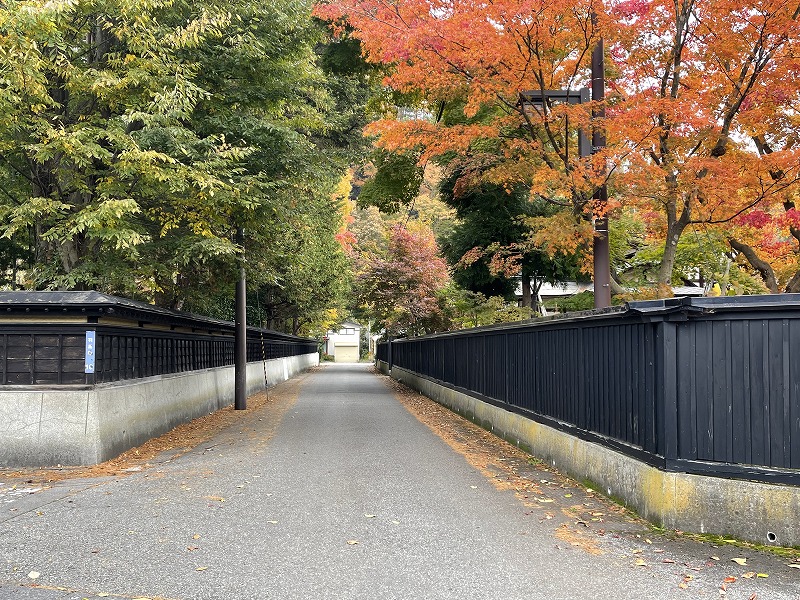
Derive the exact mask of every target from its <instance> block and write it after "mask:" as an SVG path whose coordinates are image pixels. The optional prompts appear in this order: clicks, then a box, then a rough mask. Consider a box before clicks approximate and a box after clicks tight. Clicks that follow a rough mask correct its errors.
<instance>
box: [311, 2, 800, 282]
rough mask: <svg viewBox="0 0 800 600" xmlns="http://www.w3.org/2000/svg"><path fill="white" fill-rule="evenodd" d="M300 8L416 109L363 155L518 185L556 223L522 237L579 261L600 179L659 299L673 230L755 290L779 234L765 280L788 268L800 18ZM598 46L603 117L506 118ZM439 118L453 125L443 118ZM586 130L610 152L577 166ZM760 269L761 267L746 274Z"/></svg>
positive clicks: (410, 6) (611, 5) (495, 8)
mask: <svg viewBox="0 0 800 600" xmlns="http://www.w3.org/2000/svg"><path fill="white" fill-rule="evenodd" d="M316 11H317V14H318V15H319V16H321V17H324V18H326V19H328V20H330V21H331V22H332V23H333V26H334V27H341V26H343V25H344V24H345V23H346V24H347V26H348V27H350V28H352V29H353V31H354V32H355V35H357V36H358V37H359V38H360V39H361V41H362V44H363V48H364V52H365V55H366V57H367V58H368V60H371V61H373V62H375V63H381V64H384V65H387V66H389V67H390V68H391V70H390V74H389V75H388V76H387V77H386V79H385V83H386V85H388V86H390V87H391V88H392V89H394V90H397V91H398V92H399V93H402V94H404V95H405V97H406V98H418V99H419V102H420V106H422V107H424V108H425V109H426V110H427V114H428V115H429V118H423V119H412V120H398V119H395V118H386V119H383V120H379V121H377V122H375V123H373V124H372V125H371V126H370V127H369V128H368V130H367V133H368V134H370V135H372V136H375V138H376V142H377V144H378V145H379V146H381V147H382V148H384V149H387V150H390V151H393V152H406V153H410V152H415V153H416V155H417V156H418V157H419V161H420V162H421V163H424V162H425V161H428V160H432V159H437V160H449V159H450V158H452V157H454V156H458V157H460V160H463V161H473V162H474V163H475V164H487V163H489V162H491V164H492V167H491V168H488V169H484V170H482V180H483V181H487V182H492V183H498V184H505V185H513V184H517V183H522V184H525V185H527V186H529V188H530V190H531V194H532V195H533V196H535V197H539V198H542V199H545V200H547V201H549V202H551V203H552V204H554V205H556V206H558V207H560V208H561V211H560V212H559V214H558V215H557V216H556V217H555V218H554V219H553V221H552V223H553V225H552V226H550V227H546V226H542V227H538V228H536V230H535V232H534V234H533V235H532V236H531V243H532V244H534V245H535V246H537V247H541V248H548V249H549V251H550V252H571V251H574V250H575V249H576V248H577V247H579V246H581V245H583V246H584V247H588V246H590V245H591V244H589V243H588V240H587V239H586V237H587V235H591V233H590V232H591V229H590V228H587V227H585V223H587V222H589V221H590V220H591V219H592V217H594V216H597V214H598V210H599V207H597V206H595V205H593V203H592V202H591V197H592V194H593V192H594V191H595V190H596V189H597V186H599V185H600V184H601V183H603V182H604V181H606V178H607V179H608V183H609V186H610V190H611V192H612V195H611V202H610V205H609V206H610V208H611V209H612V210H613V209H614V207H615V206H622V205H627V206H629V207H632V208H634V209H636V210H638V211H640V212H646V213H652V214H653V215H654V218H650V219H648V220H647V223H648V230H647V234H648V235H649V236H652V237H654V238H658V239H660V240H661V244H662V248H663V250H662V252H661V256H660V259H659V261H660V265H659V268H658V270H657V273H656V275H655V276H654V279H653V281H652V283H656V284H660V285H661V286H663V288H664V290H663V293H669V292H668V290H667V286H668V285H669V284H670V283H671V282H672V280H673V275H674V273H673V269H674V265H675V258H676V250H677V247H678V242H679V240H680V239H681V237H682V236H683V235H684V234H685V233H686V232H687V231H688V230H692V231H697V230H701V231H706V230H708V229H709V228H714V229H715V230H717V229H723V230H725V232H726V236H727V239H728V240H729V251H730V254H731V256H734V257H740V258H741V259H746V260H747V261H748V262H749V264H750V265H752V267H753V268H755V269H757V270H758V272H759V273H762V274H764V277H765V280H766V279H767V278H768V276H769V272H768V271H769V269H771V268H772V267H771V265H770V264H769V260H770V257H769V256H759V252H762V253H769V252H770V246H769V244H768V243H766V242H765V239H772V240H773V242H774V241H775V239H776V236H777V237H778V238H780V239H782V240H783V241H784V242H787V243H788V244H789V247H790V249H791V250H793V251H794V256H791V253H792V252H791V250H789V249H787V248H784V249H783V250H782V251H780V252H775V251H774V248H773V249H772V256H773V257H774V256H777V255H779V254H780V255H781V256H782V257H783V258H782V259H781V260H783V263H784V264H783V266H782V269H783V270H782V271H781V272H787V271H789V272H791V271H792V269H794V271H795V272H796V271H797V258H796V253H797V249H798V240H800V236H798V235H796V233H797V232H798V230H797V228H796V225H797V224H796V223H795V222H794V220H793V216H794V214H795V213H794V212H792V211H794V194H795V193H796V188H797V182H798V173H799V172H800V154H799V152H800V149H798V147H797V144H796V143H795V141H796V140H795V133H794V131H795V130H796V125H797V123H796V119H797V116H796V114H795V111H794V110H793V108H792V106H793V105H794V103H796V101H797V100H798V91H799V86H800V78H798V77H797V74H798V66H799V65H798V57H797V56H796V53H795V52H794V50H793V49H794V48H795V47H796V45H797V43H798V41H800V40H798V14H799V11H800V6H798V5H796V4H791V3H787V2H784V1H779V0H767V1H759V2H755V1H752V2H748V1H745V2H728V1H717V0H714V1H711V0H675V1H667V0H618V1H611V2H597V1H594V2H592V1H589V0H554V1H548V2H544V1H542V0H497V1H495V2H491V3H485V2H475V1H472V0H464V1H459V2H451V1H437V0H432V1H428V0H426V1H423V0H396V1H393V2H389V1H385V0H336V1H335V2H322V3H320V4H319V5H318V6H317V9H316ZM601 36H602V37H603V38H604V39H605V44H606V48H607V56H606V70H607V73H606V77H607V80H608V87H607V89H608V94H607V99H606V101H605V103H604V104H605V108H606V117H605V118H604V119H603V120H595V121H594V122H592V121H591V113H592V110H593V109H596V108H598V107H597V106H596V105H595V103H588V104H582V105H567V104H549V103H545V104H544V105H541V104H529V103H528V104H526V103H520V93H521V92H523V91H526V90H539V91H545V90H564V89H571V90H578V89H579V88H582V87H584V86H587V84H588V83H589V78H590V55H591V51H592V49H593V48H594V47H595V45H596V43H597V41H598V39H599V38H600V37H601ZM454 107H458V108H459V110H461V111H462V113H463V119H461V120H460V121H454V120H452V119H451V120H450V121H449V122H448V121H447V120H446V119H442V116H443V115H445V114H446V113H447V111H449V110H453V108H454ZM593 126H596V127H602V128H603V129H604V131H605V133H606V134H607V138H608V142H609V143H608V147H607V148H606V149H605V150H604V151H602V152H600V153H598V154H595V155H594V156H593V157H591V158H581V157H580V156H578V152H577V139H576V138H577V131H578V129H583V130H585V131H588V130H590V129H591V127H593ZM488 156H491V157H492V160H491V161H488V160H487V157H488ZM498 158H499V160H498ZM753 211H760V212H759V213H758V214H762V213H763V215H765V216H766V219H764V218H761V220H757V221H758V224H759V225H760V226H761V231H763V233H764V234H765V235H763V236H759V231H753V230H754V225H755V222H754V221H753V220H752V219H750V221H748V220H747V219H748V215H749V214H751V213H752V212H753ZM748 228H749V229H748ZM793 228H794V229H793ZM756 229H758V228H756ZM789 236H794V238H796V239H792V238H790V237H789ZM787 238H788V239H787ZM773 246H774V243H773ZM787 250H789V251H788V252H787ZM765 259H766V262H767V263H768V264H767V266H766V267H765V266H764V265H761V264H760V263H759V262H758V261H759V260H762V261H764V260H765ZM786 263H792V264H793V265H794V266H787V264H786ZM767 267H769V268H767ZM773 271H774V269H773ZM773 275H775V274H774V272H773ZM799 279H800V278H799ZM773 287H774V286H773ZM775 289H777V288H775Z"/></svg>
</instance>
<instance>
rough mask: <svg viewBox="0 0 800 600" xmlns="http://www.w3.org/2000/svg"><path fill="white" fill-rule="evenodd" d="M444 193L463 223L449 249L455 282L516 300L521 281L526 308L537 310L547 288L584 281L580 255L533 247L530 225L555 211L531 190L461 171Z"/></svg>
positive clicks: (450, 178) (443, 188)
mask: <svg viewBox="0 0 800 600" xmlns="http://www.w3.org/2000/svg"><path fill="white" fill-rule="evenodd" d="M454 164H457V163H454ZM440 192H441V196H442V199H443V200H444V201H445V202H446V203H447V204H448V205H450V206H452V207H453V208H454V209H455V210H456V214H457V216H458V218H459V219H460V221H459V223H458V224H457V225H456V226H455V227H454V229H453V232H452V233H451V234H450V235H449V236H448V237H447V238H446V240H445V241H444V243H443V247H444V251H445V255H446V256H447V259H448V261H449V262H450V264H452V265H454V266H455V269H454V273H453V278H454V280H455V281H456V283H458V284H459V285H460V286H462V287H463V288H465V289H468V290H471V291H473V292H478V293H481V294H483V295H484V296H488V297H491V296H501V297H503V298H505V299H506V300H514V299H515V292H516V288H517V279H516V278H517V277H519V278H520V280H521V284H522V297H523V302H522V304H523V306H524V307H527V308H530V309H533V310H536V308H537V301H536V298H537V297H538V291H539V288H540V287H541V285H542V283H544V282H550V283H555V282H557V281H562V280H565V279H574V278H576V277H579V276H580V273H579V264H578V261H579V256H578V255H577V254H564V253H558V252H557V253H554V254H553V256H549V255H548V254H547V253H545V252H544V251H543V250H542V249H540V248H538V247H536V246H534V245H533V244H530V243H529V234H530V230H531V229H530V220H531V219H535V218H540V217H546V216H549V215H551V214H553V212H555V209H554V208H553V207H552V206H550V205H548V204H546V203H545V202H544V201H541V200H534V201H532V200H531V198H530V193H529V189H528V188H527V187H526V186H525V185H522V184H517V185H514V186H508V185H501V184H493V183H487V182H485V181H483V180H482V177H481V173H480V169H478V170H477V172H476V170H473V169H469V168H466V169H465V168H459V167H456V168H453V169H452V171H451V172H450V174H449V175H448V176H447V177H446V178H445V179H444V180H443V181H442V183H441V187H440Z"/></svg>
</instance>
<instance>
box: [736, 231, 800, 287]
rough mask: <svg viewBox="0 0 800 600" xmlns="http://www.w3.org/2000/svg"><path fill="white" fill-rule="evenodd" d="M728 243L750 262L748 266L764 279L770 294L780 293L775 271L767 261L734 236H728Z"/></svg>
mask: <svg viewBox="0 0 800 600" xmlns="http://www.w3.org/2000/svg"><path fill="white" fill-rule="evenodd" d="M728 244H730V247H731V248H733V249H734V250H736V251H737V252H739V253H741V254H742V255H743V256H744V257H745V258H746V259H747V262H749V263H750V266H752V267H753V268H754V269H755V270H756V271H758V274H759V275H761V279H763V280H764V284H765V285H766V286H767V289H769V293H770V294H778V293H780V290H779V289H778V280H777V279H776V277H775V271H773V269H772V266H771V265H770V264H769V263H768V262H767V261H765V260H762V259H761V258H760V257H759V256H758V254H756V251H755V250H753V249H752V248H751V247H750V246H748V245H747V244H745V243H743V242H740V241H738V240H736V239H734V238H728ZM795 278H797V275H795V277H793V278H792V280H794V279H795ZM789 283H791V282H789ZM787 288H788V285H787ZM787 291H788V290H787Z"/></svg>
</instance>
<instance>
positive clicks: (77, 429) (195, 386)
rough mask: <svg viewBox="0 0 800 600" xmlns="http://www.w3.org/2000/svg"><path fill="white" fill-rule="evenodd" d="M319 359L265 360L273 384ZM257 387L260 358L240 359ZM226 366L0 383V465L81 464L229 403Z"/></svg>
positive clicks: (230, 374) (230, 376)
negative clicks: (80, 383)
mask: <svg viewBox="0 0 800 600" xmlns="http://www.w3.org/2000/svg"><path fill="white" fill-rule="evenodd" d="M317 364H319V356H318V354H317V353H316V352H314V353H311V354H306V355H302V356H294V357H290V358H279V359H273V360H270V361H267V381H268V384H269V385H270V386H273V385H275V384H277V383H280V382H282V381H286V380H287V379H289V378H291V377H293V376H295V375H297V374H298V373H300V372H302V371H304V370H306V369H308V368H310V367H312V366H315V365H317ZM263 389H265V385H264V363H262V362H256V363H249V364H248V365H247V390H248V395H250V394H253V393H256V392H258V391H261V390H263ZM233 398H234V368H233V367H222V368H218V369H206V370H202V371H192V372H189V373H176V374H171V375H161V376H156V377H148V378H145V379H136V380H130V381H124V382H118V383H110V384H101V385H97V386H94V387H86V388H82V389H74V388H73V389H70V390H64V389H57V388H53V389H41V390H35V391H32V390H30V389H27V390H26V389H22V388H16V389H3V390H0V466H3V467H41V466H54V465H59V464H60V465H89V464H96V463H99V462H102V461H104V460H108V459H110V458H113V457H115V456H117V455H119V454H120V453H122V452H124V451H125V450H127V449H129V448H133V447H135V446H138V445H140V444H142V443H143V442H145V441H147V440H148V439H150V438H152V437H155V436H158V435H161V434H162V433H164V432H166V431H169V430H170V429H172V428H173V427H175V426H176V425H179V424H180V423H185V422H187V421H190V420H192V419H195V418H197V417H199V416H202V415H205V414H208V413H211V412H214V411H216V410H219V409H220V408H223V407H225V406H229V405H231V404H232V403H233Z"/></svg>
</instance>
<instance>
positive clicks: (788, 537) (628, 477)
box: [378, 362, 800, 546]
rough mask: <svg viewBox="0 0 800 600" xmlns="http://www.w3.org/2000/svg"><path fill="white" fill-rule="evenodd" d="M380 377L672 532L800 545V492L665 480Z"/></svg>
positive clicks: (447, 395) (525, 424)
mask: <svg viewBox="0 0 800 600" xmlns="http://www.w3.org/2000/svg"><path fill="white" fill-rule="evenodd" d="M378 369H379V370H380V371H381V372H383V373H386V374H390V375H391V377H393V378H394V379H396V380H398V381H400V382H402V383H404V384H405V385H408V386H409V387H411V388H413V389H415V390H417V391H419V392H421V393H422V394H424V395H425V396H427V397H428V398H431V399H432V400H435V401H436V402H438V403H440V404H442V405H444V406H446V407H448V408H450V409H451V410H453V411H454V412H457V413H459V414H461V415H463V416H465V417H466V418H468V419H470V420H472V421H473V422H475V423H477V424H479V425H481V426H483V427H485V428H486V429H489V430H490V431H492V432H493V433H495V434H496V435H498V436H500V437H502V438H505V439H507V440H509V441H511V442H512V443H515V444H516V445H517V446H519V447H521V448H523V449H524V450H526V451H527V452H529V453H531V454H532V455H534V456H536V457H538V458H541V459H543V460H545V461H547V462H548V463H550V464H552V465H553V466H555V467H556V468H558V469H559V470H561V471H563V472H565V473H568V474H569V475H571V476H572V477H575V478H577V479H579V480H588V481H590V482H592V486H593V487H594V488H595V489H597V490H599V491H601V492H603V493H604V494H607V495H608V496H611V497H613V498H615V499H618V500H620V501H622V502H623V503H624V504H625V505H627V506H629V507H631V508H632V509H633V510H635V511H636V512H637V513H638V514H639V515H641V516H642V517H644V518H645V519H647V520H649V521H651V522H654V523H656V524H658V525H662V526H663V527H665V528H668V529H678V530H683V531H689V532H695V533H712V534H719V535H724V536H730V537H735V538H737V539H741V540H748V541H751V542H756V543H760V544H765V545H781V546H797V545H800V519H799V518H798V516H800V488H797V487H793V486H783V485H773V484H767V483H759V482H752V481H742V480H734V479H724V478H721V477H708V476H701V475H691V474H686V473H671V472H665V471H662V470H660V469H657V468H654V467H652V466H649V465H647V464H645V463H642V462H640V461H638V460H636V459H634V458H631V457H629V456H626V455H624V454H621V453H619V452H616V451H614V450H611V449H609V448H606V447H604V446H601V445H599V444H595V443H592V442H588V441H585V440H581V439H579V438H576V437H573V436H571V435H569V434H566V433H564V432H561V431H559V430H557V429H554V428H552V427H548V426H546V425H543V424H541V423H538V422H536V421H534V420H532V419H528V418H526V417H524V416H522V415H520V414H518V413H515V412H510V411H507V410H504V409H503V408H500V407H498V406H495V405H492V404H489V403H486V402H483V401H481V400H478V399H477V398H474V397H472V396H470V395H468V394H464V393H461V392H457V391H455V390H453V389H451V388H449V387H446V386H444V385H441V384H438V383H436V382H434V381H431V380H429V379H427V378H424V377H420V376H419V375H416V374H415V373H413V372H411V371H407V370H405V369H402V368H400V367H397V366H395V367H393V368H392V370H391V373H389V369H388V365H387V364H386V363H384V362H379V363H378Z"/></svg>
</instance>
